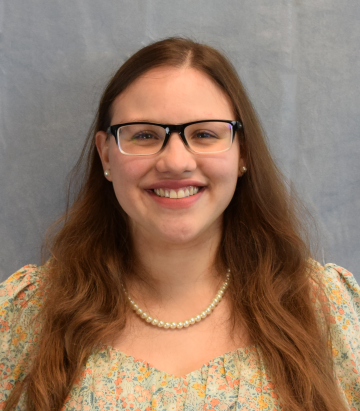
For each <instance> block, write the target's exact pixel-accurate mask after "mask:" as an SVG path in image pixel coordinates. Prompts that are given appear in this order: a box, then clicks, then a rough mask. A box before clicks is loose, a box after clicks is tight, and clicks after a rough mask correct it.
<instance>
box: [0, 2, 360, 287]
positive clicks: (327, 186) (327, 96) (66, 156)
mask: <svg viewBox="0 0 360 411" xmlns="http://www.w3.org/2000/svg"><path fill="white" fill-rule="evenodd" d="M359 21H360V2H359V0H349V1H347V0H342V1H339V0H316V1H314V0H271V1H269V0H222V1H218V0H181V1H171V0H148V1H145V0H143V1H141V0H131V1H126V0H106V1H101V2H100V1H95V0H71V1H66V0H61V1H60V0H52V1H48V0H30V1H29V0H0V90H1V92H0V105H1V108H0V111H1V116H0V196H1V197H0V212H1V222H0V236H1V247H0V277H1V278H2V279H4V278H6V277H8V276H9V275H10V274H11V273H12V272H13V271H15V270H16V269H18V268H20V267H21V266H23V265H25V264H27V263H39V261H40V252H39V251H40V244H41V241H42V238H43V235H44V233H45V230H46V227H47V226H48V225H49V224H50V223H51V222H52V221H53V220H54V219H55V218H56V217H57V216H59V215H60V214H61V212H62V211H63V207H64V197H65V196H64V187H65V186H64V179H65V176H66V175H67V173H68V172H69V171H70V169H71V167H72V166H73V165H74V162H75V160H76V158H77V155H78V153H79V149H80V147H81V146H82V142H83V139H84V137H85V135H86V132H87V130H88V128H89V126H90V123H91V121H92V119H93V115H94V111H95V109H96V104H97V101H98V98H99V94H100V92H101V90H102V87H103V86H104V84H105V82H106V81H107V80H108V78H109V77H110V75H111V74H112V73H113V72H114V70H115V69H116V68H117V67H118V66H119V65H120V64H121V63H122V62H123V61H124V60H125V59H126V58H127V57H129V56H130V55H131V54H132V53H133V52H135V51H136V50H137V49H139V48H140V47H141V46H143V45H146V44H148V43H149V42H151V41H154V40H158V39H161V38H164V37H166V36H170V35H186V36H190V37H191V38H194V39H198V40H200V41H203V42H207V43H209V44H210V45H212V46H215V47H217V48H220V49H222V50H223V51H225V52H226V53H227V54H228V56H230V58H231V60H232V61H233V63H234V64H235V66H236V68H237V69H238V71H239V73H240V76H241V78H242V79H243V81H244V83H245V86H246V87H247V89H248V91H249V94H250V97H251V98H252V100H253V102H254V105H255V107H256V109H257V111H258V113H259V115H260V118H261V120H262V123H263V126H264V128H265V130H266V133H267V135H268V137H269V140H270V146H271V149H272V152H273V153H274V155H275V157H276V159H277V161H278V163H279V165H280V167H281V168H282V169H283V171H284V173H285V175H286V176H288V177H289V178H290V179H291V180H292V181H293V184H294V187H296V189H297V190H298V191H299V192H300V194H301V196H302V197H303V199H304V201H305V203H306V204H307V206H308V207H309V209H310V211H311V212H312V213H313V214H314V216H315V218H316V219H317V220H318V222H319V225H320V229H321V232H322V235H323V238H322V244H321V253H320V260H321V262H324V261H326V262H336V263H337V264H340V265H343V266H345V267H346V268H348V269H349V270H352V271H353V272H354V273H355V276H357V279H358V280H359V279H360V271H359V264H360V256H359V244H360V241H359V240H360V234H359V227H360V215H359V210H360V184H359V183H360V172H359V171H360V166H359V156H360V138H359V135H360V133H359V129H360V93H359V84H360V50H359V45H360V24H359Z"/></svg>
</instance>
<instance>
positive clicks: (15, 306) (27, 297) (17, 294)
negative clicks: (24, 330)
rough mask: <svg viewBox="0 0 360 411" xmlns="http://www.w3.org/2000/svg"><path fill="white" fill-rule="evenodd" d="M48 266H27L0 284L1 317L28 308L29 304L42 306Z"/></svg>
mask: <svg viewBox="0 0 360 411" xmlns="http://www.w3.org/2000/svg"><path fill="white" fill-rule="evenodd" d="M48 266H49V263H47V264H45V265H44V266H41V267H38V266H36V265H32V264H29V265H26V266H24V267H23V268H21V269H20V270H18V271H16V272H15V273H14V274H13V275H11V276H10V277H9V278H8V279H7V280H6V281H4V282H3V283H1V284H0V307H1V308H0V310H1V316H3V315H6V314H7V313H10V312H12V313H15V312H16V311H19V310H20V309H23V308H26V307H27V306H28V305H29V303H31V304H35V305H36V304H37V303H39V304H40V305H41V302H42V301H43V297H44V292H43V288H44V287H42V286H43V285H44V283H45V281H46V276H47V269H48Z"/></svg>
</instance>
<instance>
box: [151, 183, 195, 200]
mask: <svg viewBox="0 0 360 411" xmlns="http://www.w3.org/2000/svg"><path fill="white" fill-rule="evenodd" d="M153 191H154V193H155V194H156V195H157V196H158V197H168V198H173V199H176V198H185V197H190V196H193V195H194V194H197V193H198V192H199V187H194V186H188V187H182V188H179V189H177V190H174V189H167V188H155V189H154V190H153Z"/></svg>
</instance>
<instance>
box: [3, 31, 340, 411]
mask: <svg viewBox="0 0 360 411" xmlns="http://www.w3.org/2000/svg"><path fill="white" fill-rule="evenodd" d="M185 64H186V65H188V66H190V67H192V68H195V69H197V70H200V71H201V72H203V73H205V74H207V75H208V76H210V77H211V78H212V79H213V80H214V81H215V82H216V83H217V84H218V85H219V86H220V87H221V88H222V89H223V90H224V92H225V93H226V94H227V95H228V96H229V97H230V99H231V101H232V103H233V107H234V112H235V114H236V117H237V119H241V121H242V123H243V126H244V127H243V132H240V133H238V137H239V139H240V144H241V146H242V148H243V151H244V152H245V153H246V165H247V168H248V171H247V173H246V174H245V175H244V176H243V177H242V178H241V179H239V181H238V184H237V188H236V191H235V194H234V197H233V199H232V200H231V202H230V204H229V206H228V207H227V209H226V210H225V212H224V226H223V238H222V241H221V243H220V245H219V249H218V255H217V264H219V265H222V266H226V267H229V268H230V269H231V271H232V273H233V285H232V287H231V288H229V295H230V296H231V299H232V307H233V308H232V319H233V323H234V326H235V324H236V323H237V322H238V321H240V319H242V324H243V322H244V323H245V326H246V327H247V330H248V332H249V334H250V338H251V340H252V341H253V343H254V344H256V346H257V347H258V349H259V352H261V355H262V358H263V360H264V362H265V365H266V369H267V370H268V372H269V374H270V375H271V376H272V379H273V381H274V383H275V386H276V389H277V392H278V393H279V396H280V400H281V403H282V406H283V407H284V409H286V410H287V411H290V410H291V411H300V410H301V411H304V410H305V411H320V410H322V411H323V410H328V411H341V410H345V409H347V408H346V407H345V405H344V404H343V402H342V400H341V395H340V393H339V391H338V388H337V384H336V381H335V378H334V373H333V365H332V360H331V354H330V350H329V345H328V339H329V332H328V327H326V324H325V327H323V326H320V324H319V323H318V320H317V316H316V313H315V309H314V304H313V302H312V301H311V298H312V297H311V284H312V281H316V279H312V278H311V267H310V265H309V262H308V261H309V260H308V258H309V256H310V251H309V246H308V245H307V242H306V241H305V240H304V239H303V236H302V233H303V231H304V230H303V221H302V215H303V214H301V213H300V211H301V205H300V206H299V203H298V202H297V201H296V199H295V197H294V196H292V195H289V191H288V188H287V187H286V185H285V183H284V179H283V177H282V175H281V174H280V172H279V171H278V169H277V168H276V166H275V164H274V162H273V160H272V157H271V155H270V153H269V150H268V148H267V146H266V142H265V137H264V133H263V131H262V129H261V126H260V124H259V121H258V119H257V116H256V114H255V111H254V109H253V107H252V105H251V103H250V101H249V99H248V97H247V95H246V92H245V90H244V87H243V86H242V84H241V82H240V80H239V78H238V76H237V74H236V71H235V70H234V68H233V67H232V65H231V63H229V61H228V60H227V59H226V58H225V57H224V56H223V55H222V54H221V53H219V52H218V51H216V50H214V49H213V48H211V47H208V46H206V45H202V44H198V43H196V42H193V41H191V40H187V39H183V38H169V39H166V40H163V41H159V42H157V43H154V44H151V45H149V46H147V47H145V48H143V49H141V50H140V51H138V52H137V53H136V54H135V55H133V56H132V57H131V58H130V59H129V60H127V61H126V62H125V64H124V65H123V66H122V67H121V68H120V69H119V70H118V71H117V73H116V74H115V75H114V76H113V78H112V79H111V81H110V82H109V84H108V86H107V87H106V89H105V91H104V94H103V96H102V98H101V101H100V105H99V109H98V113H97V117H96V120H95V122H94V124H93V127H92V129H91V132H90V133H89V137H88V140H87V141H86V144H85V147H84V149H83V152H82V154H81V157H80V159H79V162H78V164H77V166H76V168H75V174H76V175H79V174H81V175H82V181H81V184H80V187H79V190H78V194H77V197H76V198H75V201H74V202H73V204H72V205H71V206H68V208H67V211H66V213H65V214H64V216H63V218H62V219H61V220H60V222H59V225H57V226H56V227H57V231H56V234H55V235H54V236H53V237H51V241H50V242H49V250H50V252H51V254H52V256H53V258H52V260H51V263H50V266H49V269H48V273H47V275H48V278H47V279H46V293H47V298H46V301H45V303H44V306H43V308H42V311H41V313H40V318H41V320H42V324H43V326H42V332H41V336H40V339H39V344H38V348H37V352H36V353H34V360H33V362H32V364H31V365H29V369H28V370H27V375H26V377H25V378H24V380H23V381H22V382H21V383H19V384H18V386H17V387H16V389H15V390H14V392H13V393H12V399H11V401H9V402H8V405H7V407H8V408H7V409H12V407H14V405H15V404H16V403H17V402H18V401H19V398H20V395H21V393H22V392H24V393H25V394H26V401H27V409H28V410H36V411H38V410H39V411H40V410H41V411H45V410H60V409H61V407H62V406H63V404H64V402H65V400H66V397H67V396H68V394H69V392H70V390H71V387H72V385H73V383H74V380H75V378H77V377H78V376H79V374H80V372H81V369H82V367H83V365H84V363H85V361H86V359H87V358H88V356H89V355H90V354H91V353H92V352H93V351H94V350H95V349H96V347H97V345H98V344H99V343H100V342H101V341H106V340H109V338H111V337H114V336H115V335H116V334H117V333H118V332H119V330H121V329H123V327H124V324H125V318H126V305H125V297H124V295H123V291H122V288H121V283H122V282H123V281H124V280H126V276H128V275H130V274H131V273H133V271H134V270H133V267H134V264H135V262H134V253H133V250H132V243H131V237H130V233H129V228H128V217H127V215H126V214H125V213H124V211H123V210H122V209H121V207H120V205H119V203H118V201H117V200H116V197H115V195H114V190H113V188H112V185H111V183H109V182H108V181H107V180H106V179H105V178H104V177H103V170H102V166H101V162H100V158H99V156H98V153H97V151H96V147H95V143H94V136H95V134H96V132H97V131H99V130H106V129H107V127H108V126H109V125H110V121H111V115H112V103H113V101H114V100H115V98H116V97H117V96H118V95H119V94H120V93H122V92H123V91H124V90H125V89H126V88H127V87H128V86H129V85H130V84H131V83H132V82H133V81H134V80H136V79H137V78H138V77H139V76H141V75H143V74H144V73H145V72H147V71H148V70H150V69H152V68H155V67H158V66H174V67H181V66H184V65H185ZM299 210H300V211H299ZM299 213H300V214H299Z"/></svg>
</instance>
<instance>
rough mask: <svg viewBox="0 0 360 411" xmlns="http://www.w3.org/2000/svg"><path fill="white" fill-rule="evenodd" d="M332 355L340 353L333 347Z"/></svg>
mask: <svg viewBox="0 0 360 411" xmlns="http://www.w3.org/2000/svg"><path fill="white" fill-rule="evenodd" d="M332 355H333V357H337V356H338V355H339V351H338V350H337V349H336V348H333V349H332Z"/></svg>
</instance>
